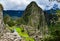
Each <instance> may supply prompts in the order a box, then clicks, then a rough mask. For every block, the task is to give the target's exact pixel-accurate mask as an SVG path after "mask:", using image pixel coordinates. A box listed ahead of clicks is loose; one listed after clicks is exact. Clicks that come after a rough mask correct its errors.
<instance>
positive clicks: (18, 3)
mask: <svg viewBox="0 0 60 41" xmlns="http://www.w3.org/2000/svg"><path fill="white" fill-rule="evenodd" d="M32 1H35V2H36V3H37V5H38V6H39V7H40V8H42V9H43V10H49V9H51V8H53V7H54V6H55V8H56V7H58V8H60V3H59V2H57V1H53V2H49V0H0V4H2V5H3V8H4V10H25V9H26V6H27V5H28V4H29V3H30V2H32Z"/></svg>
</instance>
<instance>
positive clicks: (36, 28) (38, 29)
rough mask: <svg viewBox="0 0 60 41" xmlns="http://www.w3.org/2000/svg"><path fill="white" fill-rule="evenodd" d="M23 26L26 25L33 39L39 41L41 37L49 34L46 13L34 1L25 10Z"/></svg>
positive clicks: (22, 20)
mask: <svg viewBox="0 0 60 41" xmlns="http://www.w3.org/2000/svg"><path fill="white" fill-rule="evenodd" d="M21 24H23V25H24V28H25V29H26V30H27V31H28V33H29V35H30V36H31V37H36V39H37V41H39V40H38V39H39V36H43V34H45V33H47V32H48V31H47V30H48V29H47V23H46V21H45V15H44V11H43V10H42V9H41V8H40V7H39V6H38V5H37V3H36V2H34V1H32V2H31V3H30V4H29V5H28V6H27V8H26V9H25V11H24V14H23V16H22V17H21ZM40 38H41V37H40Z"/></svg>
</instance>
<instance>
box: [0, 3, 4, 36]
mask: <svg viewBox="0 0 60 41" xmlns="http://www.w3.org/2000/svg"><path fill="white" fill-rule="evenodd" d="M3 30H4V22H3V6H2V5H1V4H0V36H1V35H2V33H3Z"/></svg>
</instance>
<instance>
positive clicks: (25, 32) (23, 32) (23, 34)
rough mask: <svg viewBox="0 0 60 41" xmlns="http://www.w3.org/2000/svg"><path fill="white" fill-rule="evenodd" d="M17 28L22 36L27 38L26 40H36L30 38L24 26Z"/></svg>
mask: <svg viewBox="0 0 60 41" xmlns="http://www.w3.org/2000/svg"><path fill="white" fill-rule="evenodd" d="M15 29H16V31H17V32H18V34H19V35H20V36H21V37H24V38H25V40H26V41H34V39H33V38H30V37H29V35H28V33H27V31H25V30H24V29H23V28H20V27H16V28H15Z"/></svg>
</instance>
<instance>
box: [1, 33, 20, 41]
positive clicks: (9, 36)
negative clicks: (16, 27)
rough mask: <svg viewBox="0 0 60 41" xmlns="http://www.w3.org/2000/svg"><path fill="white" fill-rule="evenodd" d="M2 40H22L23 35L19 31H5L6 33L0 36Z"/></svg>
mask: <svg viewBox="0 0 60 41" xmlns="http://www.w3.org/2000/svg"><path fill="white" fill-rule="evenodd" d="M0 41H21V37H20V36H19V35H18V33H17V32H14V33H9V32H8V33H6V34H5V33H4V35H3V36H2V37H1V38H0Z"/></svg>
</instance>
